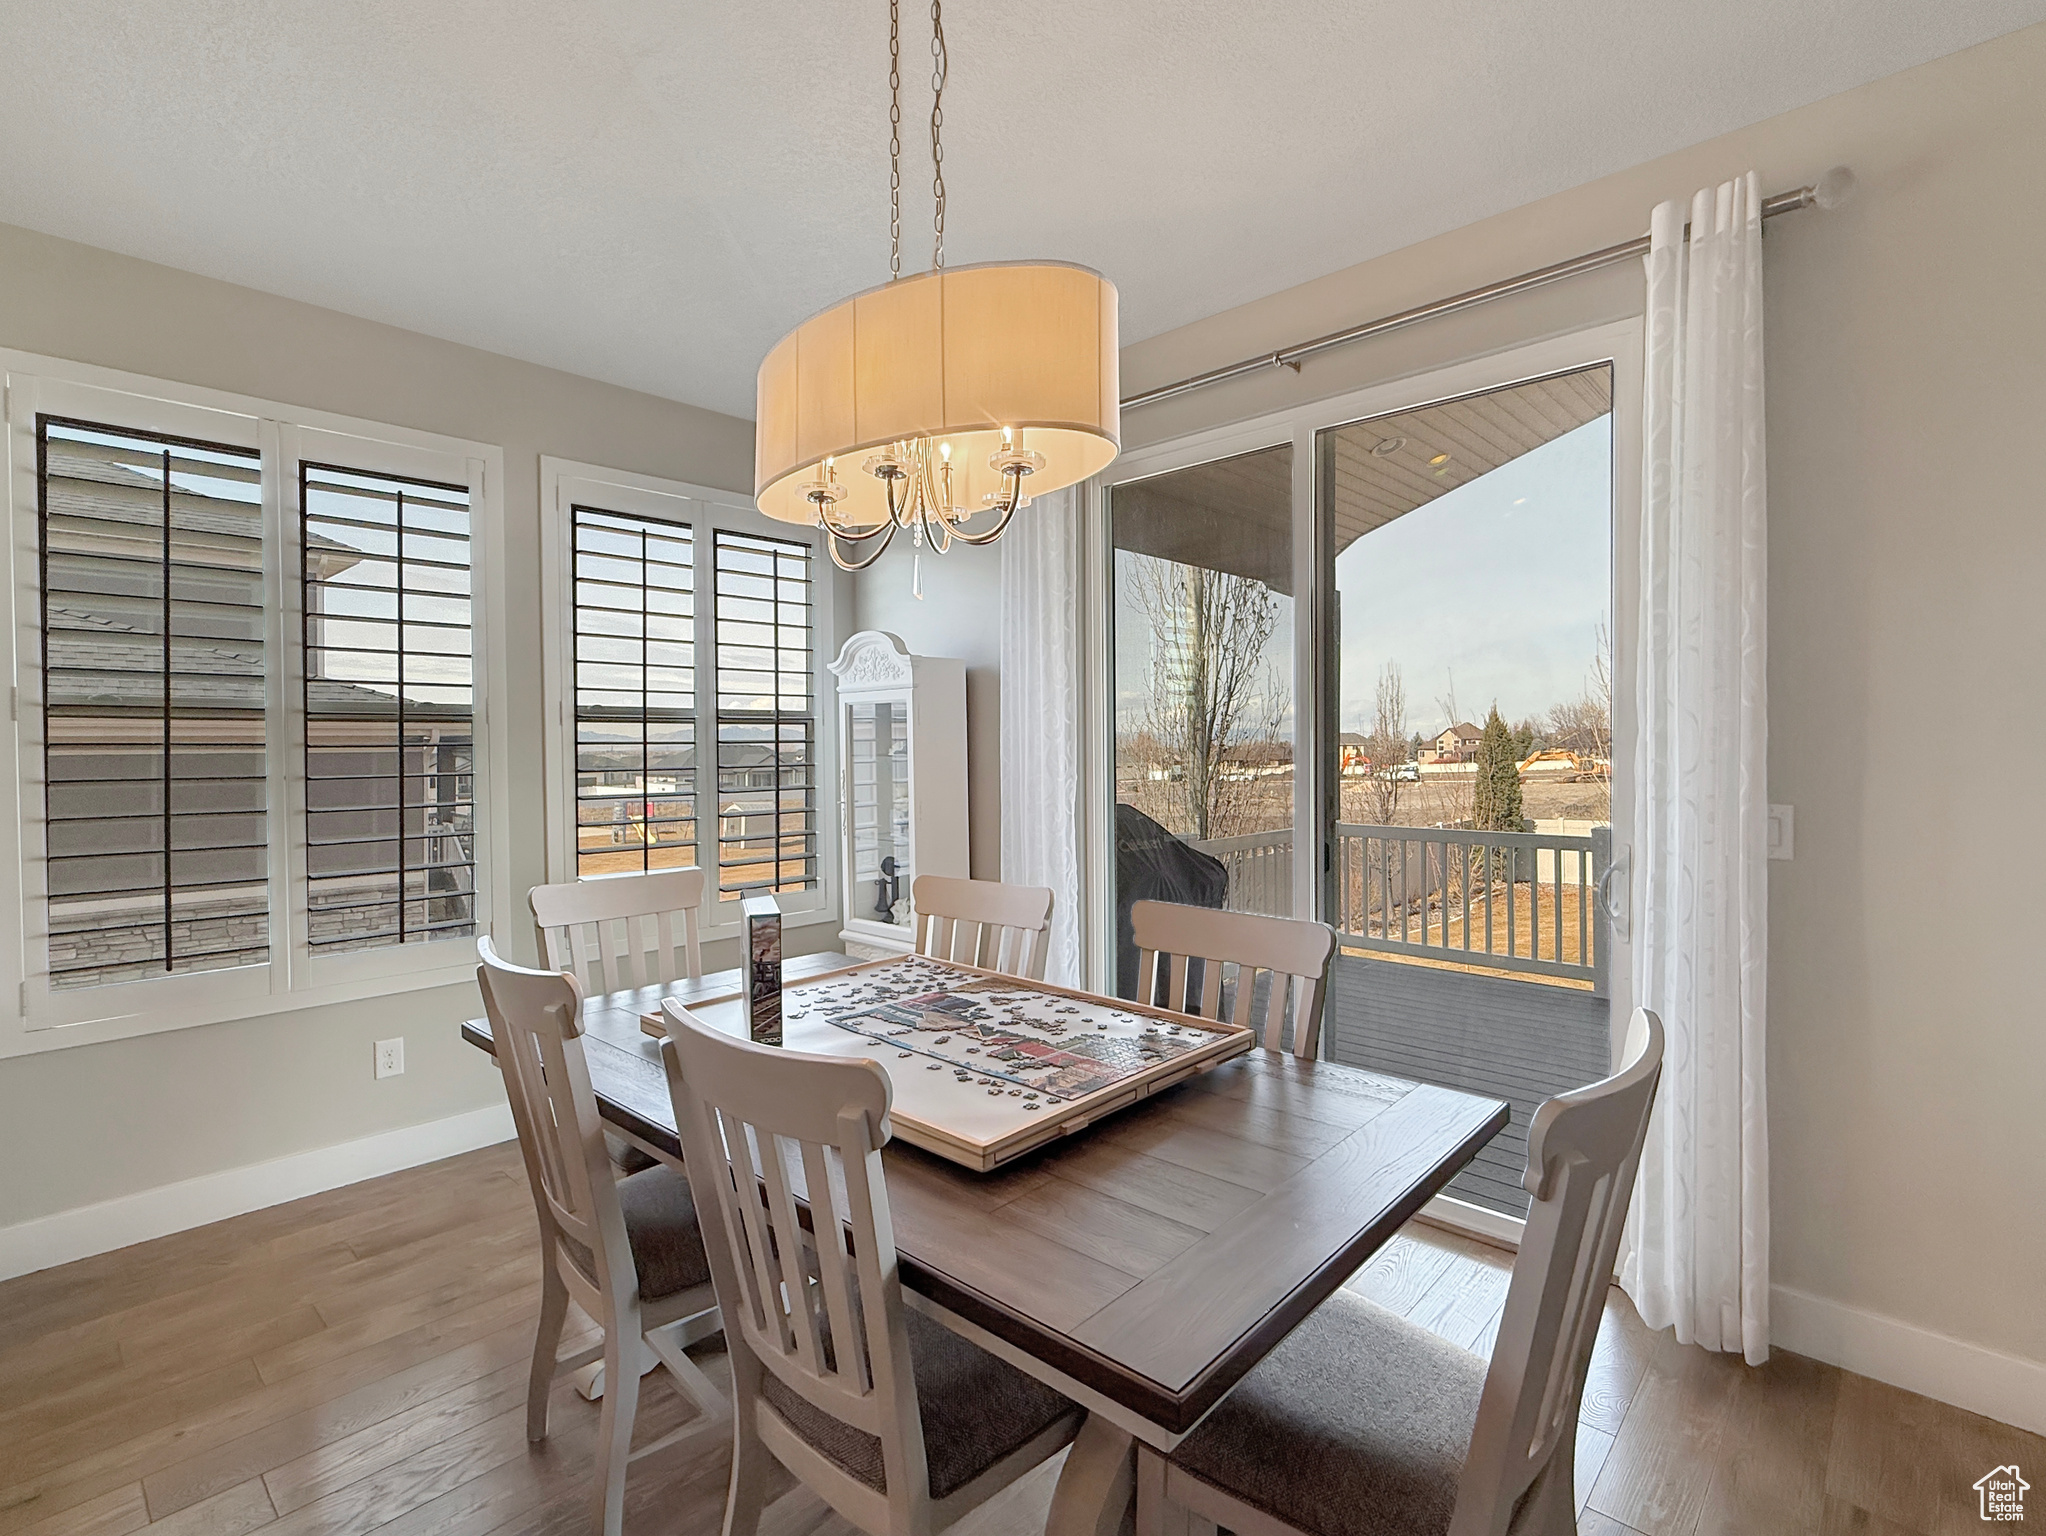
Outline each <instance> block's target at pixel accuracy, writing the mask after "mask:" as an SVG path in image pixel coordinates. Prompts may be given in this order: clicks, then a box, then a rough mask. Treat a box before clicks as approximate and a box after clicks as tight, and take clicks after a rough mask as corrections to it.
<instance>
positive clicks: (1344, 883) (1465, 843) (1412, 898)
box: [1333, 822, 1612, 996]
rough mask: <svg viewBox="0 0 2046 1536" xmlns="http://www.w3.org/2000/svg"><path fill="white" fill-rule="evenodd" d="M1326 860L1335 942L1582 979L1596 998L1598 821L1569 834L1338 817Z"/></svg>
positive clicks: (1604, 843)
mask: <svg viewBox="0 0 2046 1536" xmlns="http://www.w3.org/2000/svg"><path fill="white" fill-rule="evenodd" d="M1333 862H1334V865H1335V869H1334V871H1333V873H1334V876H1335V886H1336V919H1337V920H1336V927H1337V931H1338V932H1339V933H1340V934H1341V937H1342V943H1343V944H1344V945H1345V946H1346V947H1349V948H1353V949H1363V950H1376V951H1379V952H1381V953H1384V954H1394V955H1411V956H1415V957H1418V958H1422V959H1429V960H1448V961H1453V962H1457V963H1462V964H1469V965H1474V966H1478V967H1480V968H1483V969H1486V970H1501V971H1517V972H1521V973H1524V974H1528V975H1534V976H1551V977H1555V978H1558V979H1560V980H1565V981H1588V982H1590V983H1591V987H1592V990H1593V991H1594V992H1596V993H1598V994H1599V995H1601V996H1604V995H1606V991H1607V988H1606V951H1607V948H1608V943H1607V929H1606V924H1605V921H1604V916H1603V913H1604V908H1603V905H1602V903H1601V901H1600V886H1601V884H1602V882H1603V881H1604V879H1605V875H1606V871H1607V869H1608V868H1609V867H1610V865H1611V862H1612V829H1611V828H1609V827H1593V828H1591V829H1590V831H1589V832H1587V833H1585V834H1583V835H1579V836H1573V835H1569V834H1563V833H1554V832H1475V831H1470V830H1468V829H1461V828H1453V827H1374V826H1364V825H1361V824H1358V823H1354V822H1343V823H1340V824H1338V826H1337V827H1336V846H1335V856H1334V861H1333Z"/></svg>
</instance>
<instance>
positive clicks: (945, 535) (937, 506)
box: [923, 501, 952, 555]
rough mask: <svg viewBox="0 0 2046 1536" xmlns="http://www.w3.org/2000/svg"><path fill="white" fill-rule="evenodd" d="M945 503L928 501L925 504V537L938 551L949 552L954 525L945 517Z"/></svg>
mask: <svg viewBox="0 0 2046 1536" xmlns="http://www.w3.org/2000/svg"><path fill="white" fill-rule="evenodd" d="M943 508H944V503H943V502H939V501H927V502H925V503H924V505H923V525H924V537H925V538H926V539H927V540H929V541H930V546H931V548H932V549H933V550H935V551H937V553H939V554H941V555H943V554H949V553H950V552H951V549H952V525H951V523H949V522H947V521H946V519H945V513H944V510H943Z"/></svg>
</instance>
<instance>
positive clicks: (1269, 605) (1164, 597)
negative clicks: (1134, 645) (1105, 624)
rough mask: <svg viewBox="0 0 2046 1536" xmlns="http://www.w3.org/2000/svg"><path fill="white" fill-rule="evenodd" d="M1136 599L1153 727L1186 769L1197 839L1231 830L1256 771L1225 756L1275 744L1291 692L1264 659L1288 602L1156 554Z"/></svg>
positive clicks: (1188, 815) (1186, 800)
mask: <svg viewBox="0 0 2046 1536" xmlns="http://www.w3.org/2000/svg"><path fill="white" fill-rule="evenodd" d="M1135 587H1136V596H1137V601H1138V603H1139V604H1140V606H1141V607H1142V608H1143V610H1144V615H1145V618H1146V619H1147V620H1148V621H1149V623H1150V626H1151V636H1152V645H1153V657H1154V661H1153V669H1152V677H1151V688H1152V692H1151V702H1150V706H1149V709H1148V711H1147V713H1146V715H1145V720H1144V730H1145V731H1146V732H1148V733H1149V734H1150V735H1151V736H1153V737H1155V738H1156V739H1157V742H1158V745H1159V748H1160V750H1161V751H1162V752H1163V754H1164V756H1165V757H1166V759H1167V760H1168V762H1170V763H1171V764H1172V766H1174V767H1175V768H1178V769H1180V770H1181V777H1180V778H1179V779H1178V780H1177V781H1176V782H1175V783H1174V785H1173V787H1174V788H1175V789H1176V790H1178V791H1179V793H1178V795H1176V796H1175V798H1176V799H1178V800H1179V801H1180V804H1181V806H1182V807H1183V810H1184V820H1183V822H1182V824H1181V825H1180V826H1178V827H1174V828H1173V829H1172V830H1174V831H1176V832H1181V833H1182V834H1183V835H1185V836H1188V837H1191V838H1193V839H1195V840H1196V841H1202V840H1205V839H1207V838H1211V837H1224V836H1228V835H1230V832H1231V831H1233V830H1236V829H1235V826H1234V823H1235V822H1236V820H1238V819H1239V814H1240V813H1241V812H1242V811H1244V810H1245V809H1247V806H1246V802H1247V801H1248V799H1249V797H1250V794H1249V786H1250V782H1251V781H1250V779H1249V777H1248V775H1246V774H1242V773H1239V774H1236V775H1230V774H1228V773H1225V772H1224V764H1225V762H1226V761H1227V760H1228V758H1229V757H1230V755H1231V754H1232V753H1241V752H1242V751H1243V750H1244V749H1247V748H1249V747H1250V746H1251V745H1252V744H1253V743H1256V744H1259V745H1267V746H1268V745H1271V744H1272V743H1273V742H1274V740H1275V738H1276V737H1277V735H1278V729H1279V721H1280V719H1281V718H1282V717H1283V714H1284V711H1285V705H1286V700H1285V697H1284V695H1283V694H1282V692H1281V691H1280V689H1279V687H1278V684H1277V680H1276V679H1275V678H1272V677H1271V676H1270V675H1269V672H1270V669H1269V668H1268V667H1267V666H1266V664H1265V644H1266V642H1267V641H1269V640H1270V639H1271V638H1272V631H1273V630H1274V629H1276V628H1277V627H1278V622H1279V600H1278V598H1277V597H1276V596H1274V595H1273V593H1272V591H1271V589H1270V588H1268V587H1267V586H1266V585H1265V584H1264V583H1263V582H1261V581H1256V580H1254V579H1252V578H1251V577H1248V576H1238V575H1235V574H1233V573H1231V572H1228V571H1211V570H1208V569H1207V568H1206V567H1204V566H1198V565H1181V564H1179V563H1177V562H1175V561H1167V560H1147V561H1145V562H1144V563H1143V564H1142V565H1141V566H1139V567H1138V570H1137V573H1136V581H1135Z"/></svg>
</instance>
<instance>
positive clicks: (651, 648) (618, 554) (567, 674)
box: [541, 459, 830, 927]
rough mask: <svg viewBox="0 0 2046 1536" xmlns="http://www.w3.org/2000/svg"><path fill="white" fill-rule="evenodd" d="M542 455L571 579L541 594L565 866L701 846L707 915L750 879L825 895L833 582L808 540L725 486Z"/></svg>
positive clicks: (661, 858)
mask: <svg viewBox="0 0 2046 1536" xmlns="http://www.w3.org/2000/svg"><path fill="white" fill-rule="evenodd" d="M541 466H542V468H541V480H542V505H543V508H544V514H543V515H544V516H545V517H546V518H547V519H548V521H549V524H550V527H549V530H548V533H547V540H546V544H545V546H544V547H545V551H546V558H547V559H548V560H549V562H550V571H551V574H550V577H549V580H548V588H547V589H548V590H549V591H550V592H556V593H559V594H561V599H562V600H561V601H560V602H559V603H553V602H550V603H549V604H548V605H547V606H546V608H545V610H544V611H543V619H544V622H545V625H546V635H545V639H546V645H547V651H548V657H549V661H548V667H547V676H548V678H549V679H550V682H551V685H552V689H553V691H554V693H555V697H556V699H557V700H558V702H557V703H554V704H551V705H550V707H549V709H548V712H547V714H548V720H549V724H550V727H551V728H552V734H553V735H554V737H555V739H554V741H553V744H552V745H551V747H550V761H551V762H554V763H556V764H559V765H560V767H561V770H562V773H561V778H560V779H559V781H558V782H559V783H560V784H561V785H562V790H561V792H560V793H558V794H553V795H550V797H549V801H550V803H549V813H550V820H551V822H552V824H553V829H554V830H553V832H552V834H551V836H550V853H551V866H550V867H551V870H552V873H553V877H554V878H557V879H566V878H582V879H592V878H601V877H603V876H605V875H614V874H630V873H637V872H640V871H643V870H656V869H680V868H686V867H689V866H700V867H701V868H703V869H705V870H707V871H710V872H712V874H713V876H714V878H713V880H712V883H711V910H710V911H709V912H708V913H707V914H706V922H707V923H708V924H709V925H710V926H712V927H717V926H719V925H721V924H722V925H726V926H729V925H731V924H733V923H735V922H736V916H735V914H736V909H737V903H738V899H739V898H740V897H742V896H747V895H752V894H754V893H756V892H772V893H773V894H774V895H775V896H776V897H777V898H778V899H779V901H780V902H781V906H782V910H783V911H784V912H785V913H788V914H791V915H795V916H801V915H803V914H808V913H818V912H822V911H824V910H825V908H826V905H827V900H826V887H827V885H828V881H829V873H828V868H827V865H828V863H829V858H828V855H827V853H826V852H825V849H826V848H827V847H828V846H829V845H828V841H827V840H826V839H825V838H824V837H823V836H822V828H821V826H820V818H821V817H822V816H823V815H824V814H825V808H824V806H823V805H821V804H820V801H819V798H818V765H819V763H820V762H822V761H825V760H827V758H828V754H829V752H830V742H829V730H830V721H829V719H828V712H827V714H826V715H820V714H819V712H818V708H817V700H818V696H819V695H818V688H819V668H820V664H821V662H822V660H823V658H822V657H821V656H820V655H819V653H818V647H817V636H818V634H819V633H820V632H823V633H828V632H829V620H828V608H829V596H830V590H829V582H828V581H822V580H819V579H818V565H817V562H818V560H819V558H820V556H819V555H818V552H817V550H816V548H815V546H814V544H812V543H811V542H810V541H809V540H808V539H807V538H805V537H804V536H803V535H804V531H803V530H798V529H787V528H785V527H784V525H780V524H775V523H770V522H768V521H767V520H766V519H765V518H763V517H761V516H760V515H759V514H758V513H757V512H755V511H753V509H752V508H751V507H750V506H749V505H748V504H747V503H746V502H744V501H743V500H742V499H741V498H739V497H736V496H732V495H729V494H726V493H722V492H716V491H706V490H700V489H698V488H696V487H691V486H682V485H676V484H674V483H673V482H667V481H658V480H650V479H644V478H641V477H638V476H630V475H623V474H619V473H616V472H612V471H604V470H597V469H591V468H587V467H585V466H581V465H572V464H566V463H563V462H560V461H557V460H554V459H543V460H542V461H541ZM699 685H700V690H699Z"/></svg>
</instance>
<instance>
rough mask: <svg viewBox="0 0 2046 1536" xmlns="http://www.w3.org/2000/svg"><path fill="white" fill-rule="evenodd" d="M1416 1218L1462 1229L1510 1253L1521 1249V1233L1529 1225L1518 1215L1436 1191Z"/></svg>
mask: <svg viewBox="0 0 2046 1536" xmlns="http://www.w3.org/2000/svg"><path fill="white" fill-rule="evenodd" d="M1415 1219H1416V1220H1417V1221H1425V1222H1427V1223H1428V1224H1429V1225H1430V1226H1436V1227H1443V1228H1446V1229H1448V1230H1449V1231H1451V1232H1460V1233H1462V1234H1463V1235H1464V1236H1465V1237H1475V1238H1477V1239H1478V1241H1480V1242H1484V1243H1490V1244H1491V1245H1492V1246H1493V1247H1495V1248H1504V1249H1506V1250H1507V1251H1508V1252H1510V1253H1518V1252H1520V1234H1521V1233H1522V1231H1523V1230H1525V1228H1526V1227H1527V1223H1526V1222H1524V1221H1521V1220H1520V1219H1518V1218H1517V1217H1513V1216H1502V1215H1500V1214H1499V1213H1498V1212H1497V1211H1494V1210H1488V1209H1487V1208H1486V1207H1484V1206H1482V1205H1473V1204H1471V1202H1470V1201H1468V1200H1458V1199H1456V1198H1455V1197H1453V1196H1450V1195H1437V1196H1436V1197H1435V1198H1434V1199H1432V1200H1430V1201H1429V1202H1428V1203H1427V1204H1426V1205H1424V1206H1422V1207H1421V1210H1420V1214H1419V1215H1418V1216H1417V1217H1416V1218H1415Z"/></svg>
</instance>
